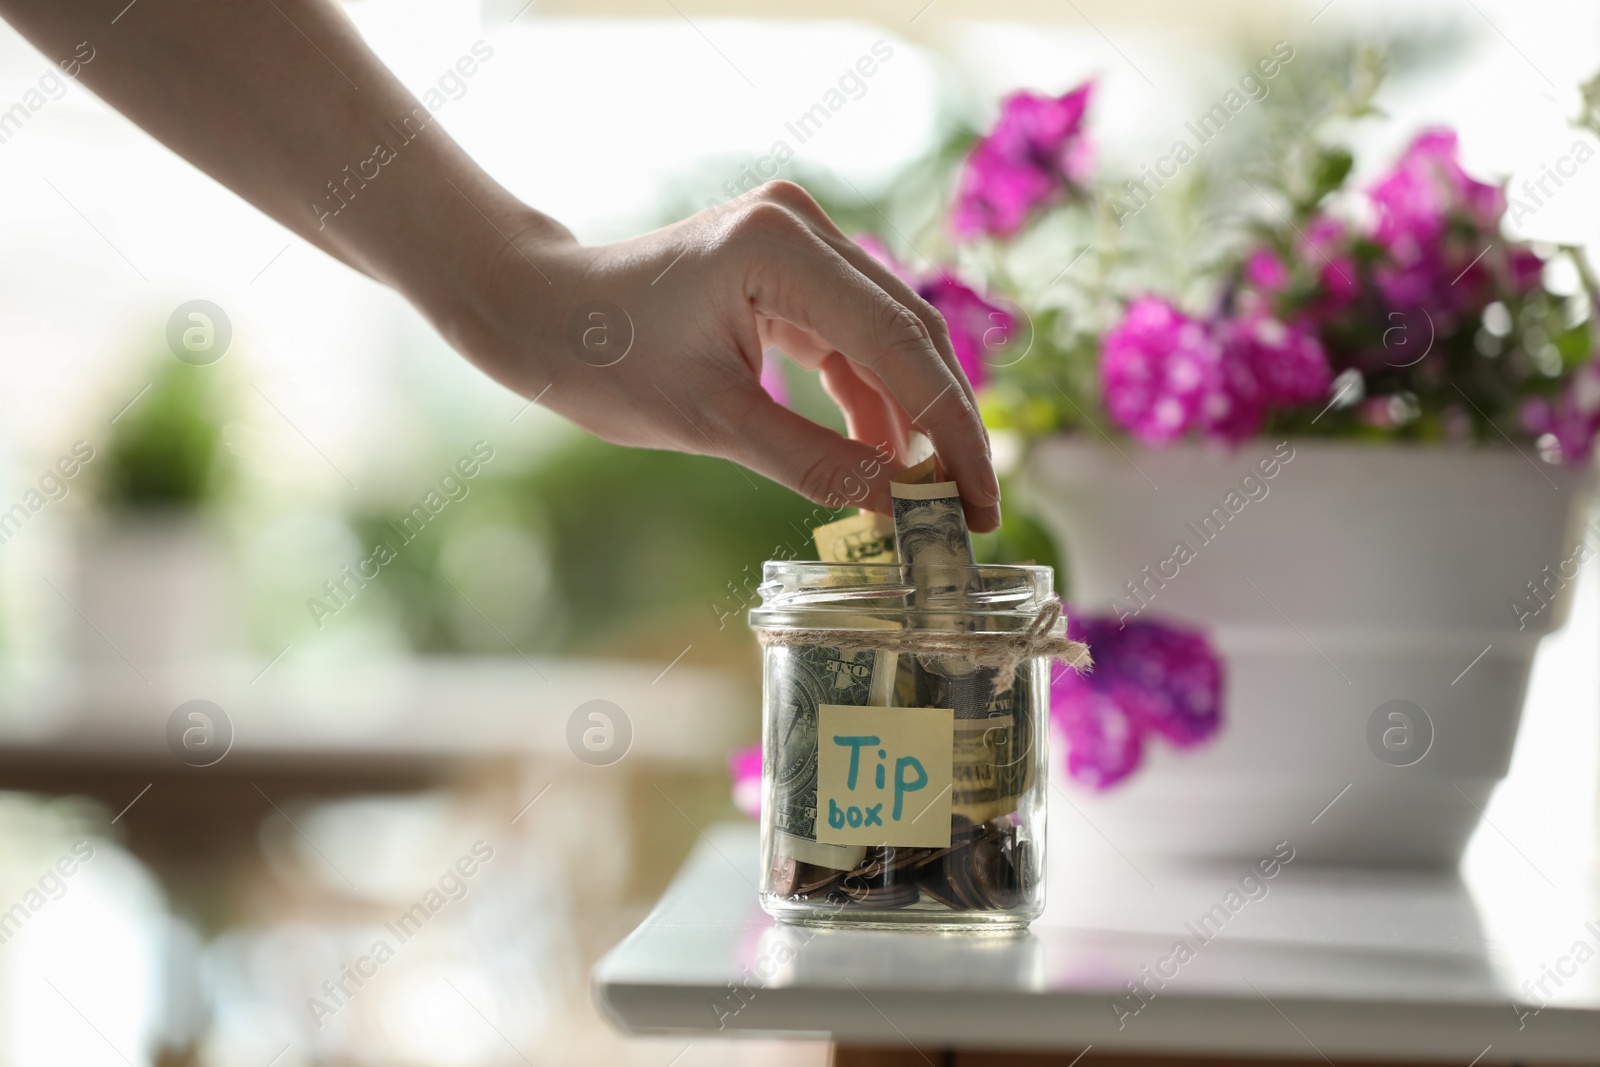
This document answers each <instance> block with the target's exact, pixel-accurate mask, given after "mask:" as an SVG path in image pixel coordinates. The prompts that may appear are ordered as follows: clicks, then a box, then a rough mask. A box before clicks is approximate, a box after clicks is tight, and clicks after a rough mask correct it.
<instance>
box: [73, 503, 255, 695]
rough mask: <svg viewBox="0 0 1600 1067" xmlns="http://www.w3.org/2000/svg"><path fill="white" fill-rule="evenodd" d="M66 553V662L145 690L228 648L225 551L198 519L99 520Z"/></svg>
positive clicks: (232, 630)
mask: <svg viewBox="0 0 1600 1067" xmlns="http://www.w3.org/2000/svg"><path fill="white" fill-rule="evenodd" d="M76 547H77V560H76V562H77V582H76V587H77V592H76V595H75V597H74V601H75V603H74V607H75V608H76V611H75V612H74V615H75V618H74V619H73V628H72V633H73V640H72V656H73V659H74V660H75V661H76V662H78V663H81V664H84V665H86V666H93V667H97V668H105V669H110V670H112V671H126V672H127V674H128V678H129V679H130V680H131V681H133V682H134V683H135V684H137V682H138V681H139V680H140V679H141V678H142V679H144V680H145V681H146V682H148V683H151V684H155V683H157V682H159V681H161V680H162V679H170V678H171V677H173V676H174V675H177V674H181V673H182V672H183V671H184V670H185V669H187V668H189V667H191V666H192V665H194V664H198V663H204V662H207V661H210V660H214V659H216V658H217V657H219V656H221V655H224V654H226V653H229V652H232V651H234V650H235V649H236V648H237V647H238V645H239V637H240V628H241V627H240V619H239V613H238V608H237V605H238V603H239V597H238V595H237V591H236V589H235V588H234V585H235V583H234V581H233V578H234V575H233V573H232V569H231V566H230V563H229V560H228V554H227V548H226V545H225V544H224V542H223V539H222V536H221V534H220V533H219V532H218V531H217V530H216V529H215V528H214V527H213V526H212V525H211V524H210V523H208V522H207V520H206V519H205V518H204V517H203V516H201V515H199V514H196V513H191V512H188V511H166V512H149V513H140V512H135V513H120V514H116V515H108V516H102V517H98V518H97V519H95V520H93V521H91V522H88V523H86V524H85V525H84V526H83V528H82V529H81V530H80V531H79V532H78V537H77V545H76ZM136 676H137V677H136Z"/></svg>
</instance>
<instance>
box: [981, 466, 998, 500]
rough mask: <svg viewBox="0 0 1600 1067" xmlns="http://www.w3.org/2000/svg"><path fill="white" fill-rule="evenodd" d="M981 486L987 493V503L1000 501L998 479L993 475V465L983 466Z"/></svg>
mask: <svg viewBox="0 0 1600 1067" xmlns="http://www.w3.org/2000/svg"><path fill="white" fill-rule="evenodd" d="M983 488H984V490H985V491H986V492H987V493H988V494H989V501H988V502H989V503H991V504H998V503H1000V479H999V478H997V477H995V473H994V468H993V467H985V468H984V480H983Z"/></svg>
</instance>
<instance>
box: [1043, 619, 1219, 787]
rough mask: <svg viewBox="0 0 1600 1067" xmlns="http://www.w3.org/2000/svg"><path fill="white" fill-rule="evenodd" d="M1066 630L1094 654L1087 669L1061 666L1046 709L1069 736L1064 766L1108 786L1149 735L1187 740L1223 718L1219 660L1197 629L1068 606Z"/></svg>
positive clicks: (1209, 732) (1198, 738) (1212, 732)
mask: <svg viewBox="0 0 1600 1067" xmlns="http://www.w3.org/2000/svg"><path fill="white" fill-rule="evenodd" d="M1067 618H1068V623H1067V631H1068V633H1069V635H1070V636H1071V637H1072V638H1073V639H1074V640H1077V641H1083V642H1086V643H1087V644H1088V645H1089V649H1090V652H1091V654H1092V655H1093V656H1094V663H1095V665H1094V670H1093V671H1091V672H1090V673H1088V674H1079V673H1078V672H1077V671H1070V670H1068V671H1062V672H1061V674H1060V676H1059V677H1057V678H1056V680H1055V681H1054V682H1053V683H1052V684H1051V687H1050V694H1051V703H1050V713H1051V717H1052V718H1053V719H1054V720H1055V721H1056V724H1057V725H1058V726H1059V727H1060V729H1061V731H1062V732H1063V733H1064V734H1065V736H1066V740H1067V773H1068V774H1069V775H1071V777H1072V778H1073V779H1074V780H1076V781H1079V782H1082V783H1084V784H1085V785H1089V786H1091V787H1093V788H1095V789H1109V788H1110V787H1111V786H1113V785H1115V784H1117V783H1118V782H1119V781H1122V780H1123V779H1125V778H1127V777H1128V776H1129V775H1130V774H1132V773H1133V772H1134V771H1135V770H1137V769H1138V767H1139V764H1140V762H1141V761H1142V760H1143V756H1144V743H1145V740H1146V739H1147V738H1150V737H1160V738H1163V739H1164V740H1166V741H1167V742H1168V743H1170V744H1173V745H1176V746H1178V747H1179V748H1192V747H1194V746H1196V745H1198V744H1201V743H1202V742H1204V741H1207V740H1209V739H1211V738H1212V737H1214V736H1216V733H1217V731H1218V730H1219V729H1220V728H1221V726H1222V690H1223V668H1222V663H1221V660H1220V659H1219V658H1218V656H1217V653H1216V651H1215V650H1214V649H1213V648H1212V647H1211V644H1210V642H1209V641H1207V640H1206V638H1205V635H1204V634H1202V633H1201V632H1200V631H1198V630H1193V629H1189V628H1187V627H1183V626H1176V625H1172V624H1170V623H1158V622H1148V621H1140V620H1137V619H1131V620H1125V621H1121V620H1119V619H1118V618H1117V617H1115V616H1109V615H1107V616H1087V617H1084V616H1079V615H1077V614H1076V613H1075V612H1068V615H1067Z"/></svg>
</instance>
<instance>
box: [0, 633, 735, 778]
mask: <svg viewBox="0 0 1600 1067" xmlns="http://www.w3.org/2000/svg"><path fill="white" fill-rule="evenodd" d="M663 668H665V669H663ZM146 673H147V675H148V680H141V677H140V676H139V675H136V674H135V673H134V672H133V671H131V670H130V669H129V668H128V667H127V666H126V665H124V664H121V663H110V664H105V665H94V666H86V667H82V668H77V669H73V670H70V671H67V670H63V671H60V672H58V673H56V674H54V675H52V676H48V677H41V678H36V679H31V680H28V681H25V682H20V683H19V682H18V681H17V680H15V679H13V680H12V681H11V682H10V684H7V685H5V686H4V687H3V689H4V692H3V693H0V764H5V763H15V762H16V761H18V760H19V759H27V758H28V757H34V758H35V760H40V759H42V760H44V761H47V762H50V763H57V764H59V763H61V762H63V761H67V762H71V761H90V762H96V763H105V762H121V763H153V764H158V765H161V766H166V765H168V764H172V765H174V766H178V768H179V769H180V770H181V769H182V767H181V764H180V762H179V760H178V757H177V755H176V753H175V751H174V749H173V747H172V745H171V744H169V739H168V724H169V720H171V719H173V718H174V716H175V714H176V709H177V708H178V707H179V706H180V705H182V704H184V703H186V702H187V701H190V700H197V699H198V700H206V701H210V702H211V703H213V704H215V705H216V706H217V707H219V708H221V709H222V712H223V715H225V716H226V719H227V722H228V723H229V724H231V727H232V731H233V740H232V747H231V749H230V750H229V752H228V756H229V757H230V758H231V759H232V760H233V761H235V762H237V761H249V762H253V763H262V762H275V761H286V762H290V763H299V762H301V761H305V760H318V761H325V760H333V761H337V762H342V763H360V764H371V765H382V764H384V763H386V762H396V763H406V764H409V765H417V764H418V763H419V762H420V763H439V764H444V763H449V762H456V761H462V760H472V759H486V758H498V759H508V758H510V759H516V758H522V757H540V756H561V757H564V758H567V759H574V758H576V756H575V754H574V752H573V750H572V748H571V746H569V744H568V723H569V719H572V718H573V717H574V714H575V712H576V711H577V709H578V708H579V707H580V705H583V704H585V703H587V702H589V701H593V700H603V701H609V702H611V703H612V704H614V705H616V706H617V707H618V708H620V709H621V711H622V718H623V719H625V720H626V721H625V722H618V723H617V724H614V729H615V730H616V735H615V736H616V738H617V739H618V741H617V743H621V741H620V739H621V737H622V735H623V733H624V727H625V726H626V727H631V740H629V741H628V742H627V743H628V746H629V747H628V750H627V751H628V754H629V755H631V756H633V757H635V758H644V759H649V760H655V761H662V762H667V763H676V764H684V765H702V766H705V765H712V764H716V765H721V764H722V762H723V761H724V760H725V759H726V756H727V752H728V750H729V749H730V748H731V747H733V746H734V745H736V744H738V743H740V742H741V741H746V740H748V739H749V738H750V737H752V736H753V735H754V732H755V729H754V726H753V725H752V724H753V723H755V722H756V721H757V717H758V707H757V705H756V703H755V701H756V700H757V695H756V694H755V693H754V692H747V691H745V689H744V688H742V687H741V686H739V685H738V684H736V683H735V682H734V681H733V680H732V679H730V678H729V677H727V676H726V675H724V674H721V673H719V672H716V671H713V670H707V669H704V668H698V667H692V666H689V665H686V664H682V663H678V664H673V665H664V664H659V663H635V662H624V661H603V660H591V661H582V660H547V661H537V662H529V661H525V660H520V659H507V658H489V657H485V658H467V657H462V658H435V659H426V658H423V659H406V660H395V661H384V662H370V663H365V664H362V665H360V666H352V667H347V668H344V667H342V668H338V669H315V670H313V669H291V667H290V666H289V664H287V663H280V664H277V665H275V666H273V667H271V668H270V669H269V670H267V671H265V672H263V671H262V664H261V663H260V662H249V663H247V662H243V661H240V662H216V663H208V664H197V665H194V666H192V667H187V668H183V669H177V670H170V671H166V672H161V673H156V672H146ZM178 717H179V718H180V719H184V720H185V721H184V725H185V726H186V725H188V723H187V721H186V717H185V716H178ZM613 717H615V716H613ZM581 718H582V719H583V720H584V722H583V726H582V727H581V728H580V729H579V731H578V733H579V736H581V733H582V729H585V728H588V726H589V725H590V723H589V721H588V720H587V715H586V714H585V716H582V717H581ZM181 732H182V731H181V728H180V729H179V730H178V733H179V734H180V735H181Z"/></svg>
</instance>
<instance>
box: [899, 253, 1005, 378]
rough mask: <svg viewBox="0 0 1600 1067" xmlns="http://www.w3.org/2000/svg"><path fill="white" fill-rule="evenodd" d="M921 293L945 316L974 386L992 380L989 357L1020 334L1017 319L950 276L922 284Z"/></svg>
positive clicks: (943, 274) (952, 343)
mask: <svg viewBox="0 0 1600 1067" xmlns="http://www.w3.org/2000/svg"><path fill="white" fill-rule="evenodd" d="M917 293H918V295H920V296H921V297H922V299H924V300H926V301H927V302H928V303H930V304H932V305H933V306H934V307H935V308H937V309H938V311H939V314H941V315H943V316H944V321H945V323H946V325H948V326H949V327H950V347H951V348H953V349H955V353H956V360H957V361H958V362H960V364H961V369H962V370H964V371H966V373H967V381H969V382H971V383H972V387H973V388H974V389H977V388H979V387H981V386H982V385H983V384H984V382H986V381H988V380H989V366H988V364H987V363H986V362H985V357H987V356H988V354H989V353H991V352H994V351H997V350H999V349H1002V348H1004V347H1005V346H1006V345H1007V344H1009V343H1010V342H1011V339H1012V338H1013V337H1014V336H1015V335H1016V329H1017V320H1016V318H1015V317H1014V316H1013V315H1012V314H1011V313H1010V312H1009V311H1007V310H1005V309H1004V308H1001V307H996V306H995V305H994V304H991V303H990V302H989V301H987V300H985V299H984V298H983V297H981V296H979V295H978V294H977V292H976V291H974V290H972V289H970V288H968V287H967V286H966V285H964V284H962V283H961V282H960V281H958V280H957V279H956V278H955V277H953V276H952V275H950V274H948V273H942V274H940V275H939V276H938V277H936V278H934V279H933V280H931V281H926V282H923V283H922V284H921V285H918V286H917Z"/></svg>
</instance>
